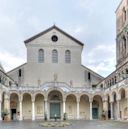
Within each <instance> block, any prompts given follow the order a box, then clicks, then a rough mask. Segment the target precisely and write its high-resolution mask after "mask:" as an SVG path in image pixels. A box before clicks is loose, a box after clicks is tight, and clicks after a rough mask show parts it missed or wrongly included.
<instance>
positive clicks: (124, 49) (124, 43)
mask: <svg viewBox="0 0 128 129" xmlns="http://www.w3.org/2000/svg"><path fill="white" fill-rule="evenodd" d="M126 43H127V41H126V38H125V36H124V37H123V52H124V56H125V55H126Z"/></svg>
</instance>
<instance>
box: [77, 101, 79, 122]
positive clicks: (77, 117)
mask: <svg viewBox="0 0 128 129" xmlns="http://www.w3.org/2000/svg"><path fill="white" fill-rule="evenodd" d="M77 119H78V120H79V119H80V101H79V100H77Z"/></svg>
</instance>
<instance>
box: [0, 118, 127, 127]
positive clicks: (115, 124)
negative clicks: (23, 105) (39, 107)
mask: <svg viewBox="0 0 128 129" xmlns="http://www.w3.org/2000/svg"><path fill="white" fill-rule="evenodd" d="M70 122H71V123H72V125H71V126H68V127H60V128H61V129H128V122H116V121H84V120H81V121H70ZM40 123H41V122H39V121H36V122H31V121H23V122H9V123H4V122H0V129H59V127H41V126H40Z"/></svg>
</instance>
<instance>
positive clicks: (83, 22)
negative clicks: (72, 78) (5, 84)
mask: <svg viewBox="0 0 128 129" xmlns="http://www.w3.org/2000/svg"><path fill="white" fill-rule="evenodd" d="M120 1H121V0H93V1H90V0H63V1H62V0H22V1H19V0H0V62H1V63H2V65H3V67H4V68H5V70H6V71H9V70H11V69H13V68H15V67H16V66H19V65H21V64H22V63H24V62H26V48H25V46H24V43H23V41H24V40H25V39H27V38H29V37H31V36H33V35H35V34H37V33H39V32H40V31H43V30H44V29H47V28H48V27H50V26H52V25H53V24H56V25H57V26H58V27H60V28H61V29H63V30H64V31H66V32H67V33H69V34H71V35H72V36H75V37H76V38H77V39H79V40H80V41H82V42H84V43H85V47H84V51H83V53H82V64H83V65H86V66H87V67H89V68H91V69H92V70H94V71H95V72H98V73H99V74H101V75H103V76H107V75H108V74H110V73H111V72H112V71H113V70H114V69H115V65H116V62H115V58H116V56H115V38H116V34H115V29H116V26H115V23H116V21H115V10H116V8H117V6H118V4H119V2H120Z"/></svg>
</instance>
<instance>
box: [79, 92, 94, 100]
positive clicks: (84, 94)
mask: <svg viewBox="0 0 128 129" xmlns="http://www.w3.org/2000/svg"><path fill="white" fill-rule="evenodd" d="M83 96H87V97H88V99H89V100H90V98H91V97H90V95H89V94H87V93H83V94H81V95H80V96H79V98H80V99H81V97H83Z"/></svg>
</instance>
